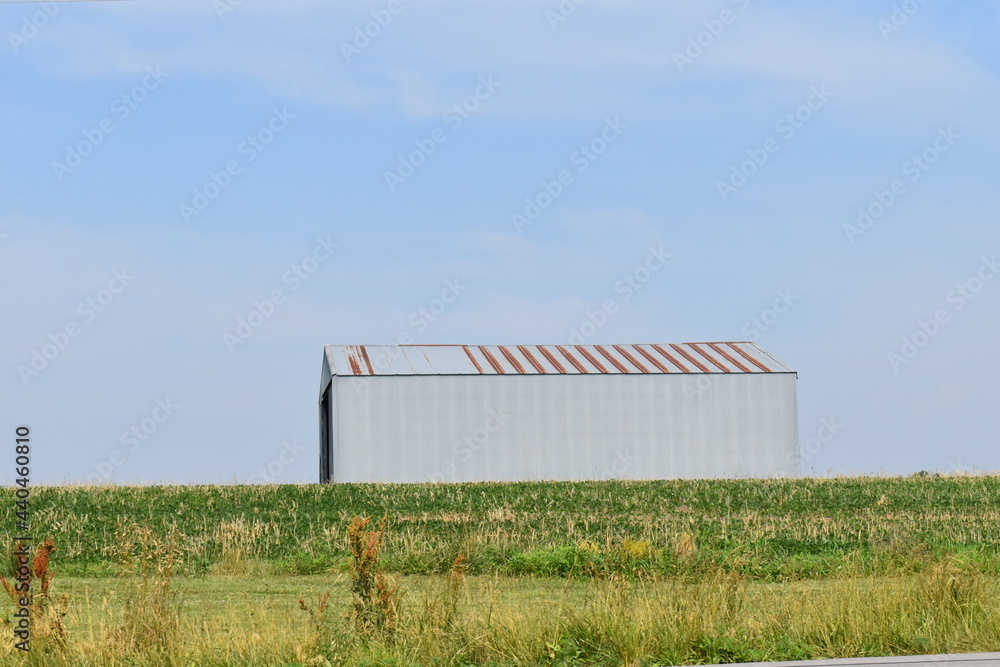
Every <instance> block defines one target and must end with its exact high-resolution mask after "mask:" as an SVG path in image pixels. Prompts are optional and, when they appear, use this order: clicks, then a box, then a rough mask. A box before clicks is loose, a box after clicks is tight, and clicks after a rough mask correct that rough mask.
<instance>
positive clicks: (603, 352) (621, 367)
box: [594, 345, 632, 373]
mask: <svg viewBox="0 0 1000 667" xmlns="http://www.w3.org/2000/svg"><path fill="white" fill-rule="evenodd" d="M594 349H595V350H597V351H598V352H600V353H601V356H603V357H604V358H605V359H607V360H608V361H610V362H611V365H612V366H614V367H615V368H617V369H618V371H619V372H620V373H631V372H632V371H630V370H629V369H628V368H626V367H625V366H624V365H623V364H622V363H621V362H620V361H618V360H617V359H615V358H614V357H613V356H611V353H610V352H608V351H607V350H605V349H604V348H603V347H601V346H600V345H595V346H594Z"/></svg>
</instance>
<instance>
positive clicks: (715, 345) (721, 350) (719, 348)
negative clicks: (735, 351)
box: [708, 343, 751, 373]
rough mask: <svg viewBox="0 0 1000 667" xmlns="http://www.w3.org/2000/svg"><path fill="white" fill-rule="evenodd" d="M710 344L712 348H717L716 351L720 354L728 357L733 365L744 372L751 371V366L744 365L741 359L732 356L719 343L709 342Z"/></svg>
mask: <svg viewBox="0 0 1000 667" xmlns="http://www.w3.org/2000/svg"><path fill="white" fill-rule="evenodd" d="M708 346H709V347H710V348H712V349H713V350H715V351H716V352H718V353H719V354H721V355H722V356H723V357H725V358H726V360H727V361H729V363H731V364H732V365H733V366H736V368H738V369H740V370H741V371H743V372H744V373H749V372H751V371H750V369H749V368H747V367H746V366H744V365H743V364H741V363H740V362H739V361H737V360H736V358H735V357H732V356H730V354H729V353H728V352H726V351H725V350H723V349H722V348H721V347H719V344H718V343H709V344H708Z"/></svg>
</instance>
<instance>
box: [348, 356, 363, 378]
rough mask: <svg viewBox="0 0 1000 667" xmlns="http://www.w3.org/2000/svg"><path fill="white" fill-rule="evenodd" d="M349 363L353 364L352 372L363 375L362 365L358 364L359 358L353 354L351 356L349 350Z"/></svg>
mask: <svg viewBox="0 0 1000 667" xmlns="http://www.w3.org/2000/svg"><path fill="white" fill-rule="evenodd" d="M347 363H349V364H350V365H351V372H352V373H354V374H355V375H361V374H362V373H361V366H360V365H359V364H358V360H357V359H355V358H354V357H353V356H351V354H350V353H349V352H348V354H347Z"/></svg>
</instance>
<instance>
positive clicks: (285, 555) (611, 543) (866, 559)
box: [0, 476, 1000, 581]
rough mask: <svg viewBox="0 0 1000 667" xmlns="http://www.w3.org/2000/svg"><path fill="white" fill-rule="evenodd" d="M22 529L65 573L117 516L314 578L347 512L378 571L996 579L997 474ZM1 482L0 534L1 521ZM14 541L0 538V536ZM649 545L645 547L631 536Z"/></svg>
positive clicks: (160, 492)
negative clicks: (360, 525)
mask: <svg viewBox="0 0 1000 667" xmlns="http://www.w3.org/2000/svg"><path fill="white" fill-rule="evenodd" d="M32 493H33V495H32V507H31V509H32V524H33V527H34V530H33V532H34V533H35V536H36V537H43V536H45V537H52V538H53V539H54V540H55V541H56V543H57V545H59V548H60V552H59V553H58V558H57V562H58V567H59V568H60V570H61V572H63V573H64V574H74V575H102V574H111V573H113V572H114V571H115V567H114V565H113V563H112V560H111V558H110V557H109V555H108V553H107V551H106V549H107V547H108V545H109V544H110V543H111V542H112V541H113V538H114V534H115V530H116V528H117V522H118V521H119V520H125V521H128V522H133V523H137V524H140V525H146V526H150V527H152V528H153V529H154V530H155V531H158V532H159V533H161V534H165V533H166V532H167V531H168V530H169V529H171V528H172V529H176V530H177V531H179V532H180V533H181V534H182V535H184V536H185V545H186V554H185V565H186V567H187V568H188V571H189V572H192V573H202V574H206V573H211V572H231V573H237V574H238V573H240V572H242V571H244V570H246V569H247V568H250V569H252V570H254V571H257V572H260V573H264V572H266V573H268V574H318V573H324V572H337V571H343V570H344V568H346V564H347V549H346V546H347V545H346V542H345V539H344V527H345V526H346V524H347V523H348V521H349V520H350V518H351V517H353V516H358V515H370V516H374V517H381V516H383V515H385V516H387V517H388V526H389V541H388V545H387V551H386V553H385V554H384V556H383V560H384V562H385V564H386V566H387V567H388V569H389V570H390V571H392V572H397V573H403V574H421V573H435V572H444V571H446V570H447V568H448V567H449V566H450V564H451V563H452V561H453V560H454V558H455V556H456V555H457V554H459V553H464V554H466V555H467V557H468V562H469V566H470V572H471V573H473V574H503V575H512V576H522V575H538V576H553V575H554V576H571V577H572V576H582V577H591V576H605V577H606V576H610V575H613V574H627V575H639V576H641V575H657V576H663V577H680V578H687V579H689V580H691V581H696V580H698V579H699V578H701V577H703V576H705V575H706V574H708V573H711V572H714V571H716V570H720V569H721V570H725V571H731V572H734V573H737V574H739V575H741V576H744V577H748V578H750V579H754V580H760V581H787V580H801V579H823V578H836V577H845V576H887V575H904V574H913V573H918V572H921V571H924V570H926V569H927V568H929V567H931V566H933V565H935V564H937V563H940V562H943V561H944V560H947V559H948V558H950V557H952V556H955V555H961V556H962V557H963V558H964V559H965V560H967V561H968V562H970V563H972V564H973V566H974V567H975V568H976V569H977V570H978V571H980V572H983V573H986V574H997V573H1000V478H998V477H962V476H956V477H936V476H923V477H916V476H915V477H909V478H837V479H822V480H818V479H803V480H765V481H760V480H757V481H754V480H727V481H666V482H614V481H612V482H582V483H510V484H460V485H432V484H422V485H362V484H357V485H335V486H319V485H286V486H255V487H247V486H173V487H111V486H103V487H88V486H78V487H72V486H70V487H43V488H36V489H33V492H32ZM13 510H14V503H13V490H12V489H10V488H7V489H3V491H2V498H0V526H3V527H5V528H7V527H11V526H13V525H14V517H13V515H12V514H13ZM12 538H13V534H12V533H11V531H10V530H9V529H7V530H2V531H0V543H7V544H9V543H10V541H11V539H12ZM643 541H645V542H648V545H649V548H648V549H645V550H643V551H642V552H641V553H632V552H629V549H628V548H627V545H628V544H634V543H637V542H643Z"/></svg>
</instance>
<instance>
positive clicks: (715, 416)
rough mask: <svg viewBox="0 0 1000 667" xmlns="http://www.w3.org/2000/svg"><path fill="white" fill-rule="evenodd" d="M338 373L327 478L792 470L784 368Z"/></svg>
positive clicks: (790, 388) (793, 437) (790, 405)
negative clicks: (357, 378) (358, 376)
mask: <svg viewBox="0 0 1000 667" xmlns="http://www.w3.org/2000/svg"><path fill="white" fill-rule="evenodd" d="M588 351H590V350H589V349H588ZM490 352H491V353H492V354H494V355H495V354H497V353H500V354H501V355H502V353H501V352H499V350H495V348H494V350H490ZM597 353H598V354H599V351H598V352H597ZM613 354H617V356H614V357H613V358H615V359H616V360H619V361H620V362H622V363H624V361H627V358H625V357H623V356H622V355H621V352H620V351H617V350H616V351H614V352H613ZM557 359H558V357H557ZM600 359H604V360H605V361H606V363H608V364H610V361H608V360H607V359H606V358H605V357H603V356H602V357H600ZM518 360H519V361H520V362H521V363H524V362H526V361H527V360H526V359H525V358H524V357H523V356H520V357H518ZM522 360H523V361H522ZM559 361H560V363H564V360H562V359H560V360H559ZM505 362H506V366H505V365H504V362H500V361H499V360H497V363H498V364H500V365H501V367H502V368H506V367H507V366H509V367H510V368H511V369H513V364H512V363H511V362H510V361H509V360H507V359H506V358H505ZM567 363H568V362H567ZM588 363H589V362H588ZM726 363H730V362H728V361H727V362H726ZM486 372H488V371H486ZM352 379H353V378H343V377H334V379H333V381H334V383H337V384H339V385H340V386H339V388H338V390H337V391H336V394H335V397H336V406H335V413H336V415H337V416H336V417H335V419H334V428H335V433H336V436H335V437H336V440H335V446H334V456H333V457H332V460H333V465H334V473H333V474H334V480H335V481H338V482H361V481H384V482H425V481H430V480H437V481H447V482H460V481H477V480H496V481H501V480H515V481H520V480H570V479H580V480H582V479H605V478H612V477H625V478H632V479H662V478H675V477H685V478H718V477H735V476H753V477H767V476H775V475H781V476H795V475H797V474H798V473H799V470H798V451H799V445H798V433H797V428H798V427H797V413H796V399H795V382H796V378H795V375H794V374H790V373H780V374H778V373H776V374H766V373H763V372H761V373H722V372H721V371H719V372H717V373H713V374H711V375H700V376H694V375H680V374H677V375H668V374H640V373H639V372H638V371H637V372H636V373H635V374H620V373H619V374H603V373H600V372H598V371H595V372H593V373H592V374H587V375H580V374H577V375H562V374H559V373H558V372H553V374H545V375H539V374H535V375H521V374H519V373H517V372H515V371H513V370H512V371H511V372H509V373H507V374H504V375H455V376H436V377H435V376H430V377H428V376H384V377H375V378H369V379H367V380H366V381H365V382H363V383H357V382H354V383H352Z"/></svg>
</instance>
